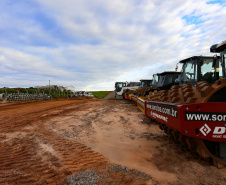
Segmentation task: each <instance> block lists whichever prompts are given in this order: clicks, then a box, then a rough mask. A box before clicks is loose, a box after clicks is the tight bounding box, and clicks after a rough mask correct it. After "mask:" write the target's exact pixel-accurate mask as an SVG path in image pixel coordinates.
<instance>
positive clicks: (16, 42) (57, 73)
mask: <svg viewBox="0 0 226 185" xmlns="http://www.w3.org/2000/svg"><path fill="white" fill-rule="evenodd" d="M225 5H226V3H225V1H222V0H217V1H209V0H208V1H206V0H202V1H196V0H185V1H181V0H170V1H159V0H152V1H150V0H140V1H136V0H124V1H121V0H114V1H110V0H95V1H92V0H64V1H63V0H20V1H14V0H2V1H0V77H1V80H0V87H5V86H7V87H30V86H36V85H47V84H48V82H49V80H51V83H52V84H57V85H63V86H69V85H73V86H74V87H75V89H76V90H112V89H113V88H114V82H115V81H139V79H142V78H152V75H153V74H154V73H157V72H162V71H164V70H174V68H175V65H176V63H177V62H178V61H179V60H182V59H184V58H186V57H190V56H193V55H213V54H211V53H209V48H210V46H211V45H212V44H216V43H219V42H221V41H223V40H225V39H226V36H225V28H226V22H225V19H226V7H225Z"/></svg>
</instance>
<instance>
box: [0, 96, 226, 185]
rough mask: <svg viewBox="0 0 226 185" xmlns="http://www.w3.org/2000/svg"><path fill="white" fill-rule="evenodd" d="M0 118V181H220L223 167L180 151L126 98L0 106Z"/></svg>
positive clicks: (225, 176)
mask: <svg viewBox="0 0 226 185" xmlns="http://www.w3.org/2000/svg"><path fill="white" fill-rule="evenodd" d="M0 117H1V119H0V164H1V165H0V184H63V183H64V182H68V183H69V182H72V181H74V182H78V181H79V180H81V179H82V178H81V176H82V175H83V176H84V175H86V176H87V175H88V176H89V177H88V180H89V181H92V182H95V183H97V184H101V183H102V184H103V183H105V184H109V183H113V184H224V183H225V182H226V170H225V169H221V170H219V169H217V168H216V167H214V166H212V165H211V164H209V163H208V162H205V161H203V160H201V159H199V158H197V156H194V155H193V154H191V153H190V152H188V151H184V150H183V149H181V148H180V146H179V145H177V144H175V143H174V142H172V141H170V140H169V138H168V136H166V135H165V134H164V133H163V132H162V131H161V130H160V129H159V128H158V126H157V125H156V124H154V123H152V124H150V121H149V120H148V118H147V117H146V116H145V115H143V113H142V112H140V111H139V110H138V108H137V107H136V106H135V105H133V104H131V103H129V102H126V101H124V100H117V101H116V100H96V99H82V100H58V101H40V102H26V103H1V104H0ZM123 166H126V167H123ZM131 169H135V170H131ZM143 172H144V173H143ZM78 173H79V174H78ZM72 174H78V175H77V176H70V175H72ZM63 179H65V180H66V181H64V182H63ZM83 179H84V178H83ZM80 182H81V181H80Z"/></svg>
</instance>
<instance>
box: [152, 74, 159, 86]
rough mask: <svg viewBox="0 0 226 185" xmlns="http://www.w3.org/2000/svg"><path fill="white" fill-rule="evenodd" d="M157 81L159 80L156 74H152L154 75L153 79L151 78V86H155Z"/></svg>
mask: <svg viewBox="0 0 226 185" xmlns="http://www.w3.org/2000/svg"><path fill="white" fill-rule="evenodd" d="M158 81H159V77H158V75H157V74H154V75H153V80H152V86H153V87H157V85H158Z"/></svg>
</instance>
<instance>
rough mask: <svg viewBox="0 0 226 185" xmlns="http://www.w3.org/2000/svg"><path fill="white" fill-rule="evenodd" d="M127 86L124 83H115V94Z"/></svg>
mask: <svg viewBox="0 0 226 185" xmlns="http://www.w3.org/2000/svg"><path fill="white" fill-rule="evenodd" d="M126 85H127V83H126V82H115V90H116V92H120V91H121V89H122V88H123V87H125V86H126Z"/></svg>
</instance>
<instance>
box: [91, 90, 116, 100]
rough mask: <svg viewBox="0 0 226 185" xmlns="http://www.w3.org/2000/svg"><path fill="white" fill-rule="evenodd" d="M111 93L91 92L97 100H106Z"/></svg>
mask: <svg viewBox="0 0 226 185" xmlns="http://www.w3.org/2000/svg"><path fill="white" fill-rule="evenodd" d="M109 92H112V91H91V93H92V94H93V96H94V97H95V98H104V97H105V96H106V95H107V94H108V93H109Z"/></svg>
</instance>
